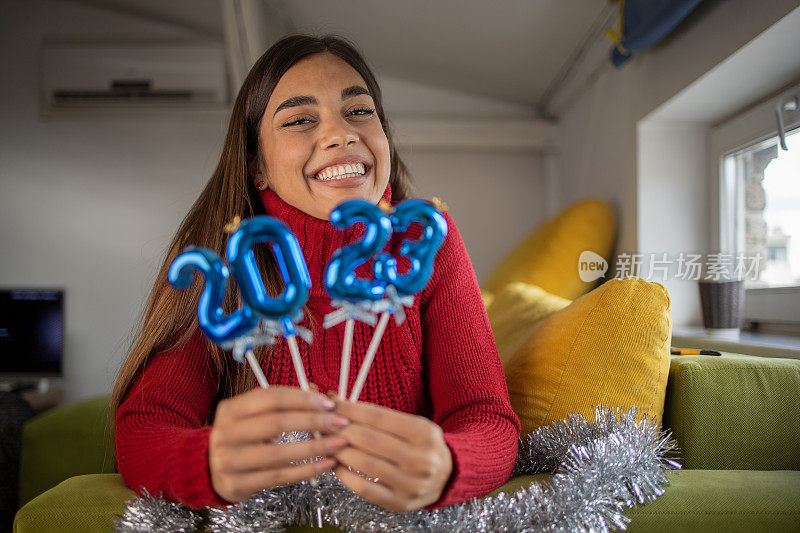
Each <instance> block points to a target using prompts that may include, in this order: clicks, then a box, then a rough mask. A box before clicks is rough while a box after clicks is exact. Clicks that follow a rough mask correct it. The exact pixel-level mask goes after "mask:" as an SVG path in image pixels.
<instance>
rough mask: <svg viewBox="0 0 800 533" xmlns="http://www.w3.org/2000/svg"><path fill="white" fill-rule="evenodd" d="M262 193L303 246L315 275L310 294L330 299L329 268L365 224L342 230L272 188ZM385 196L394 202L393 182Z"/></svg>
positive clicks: (270, 212) (271, 212)
mask: <svg viewBox="0 0 800 533" xmlns="http://www.w3.org/2000/svg"><path fill="white" fill-rule="evenodd" d="M259 192H260V196H261V201H262V202H263V204H264V208H265V209H266V212H267V214H268V215H270V216H273V217H275V218H277V219H279V220H281V221H282V222H284V223H285V224H286V225H287V226H289V229H290V230H292V233H294V235H295V237H297V240H298V242H299V243H300V247H301V248H302V249H303V255H304V256H305V258H306V264H307V265H308V272H309V274H311V294H310V297H312V298H329V296H328V294H327V292H326V291H325V285H324V283H323V277H324V275H325V267H326V266H327V264H328V261H329V260H330V258H331V256H332V255H333V252H335V251H336V250H338V249H339V248H341V247H343V246H346V245H348V244H350V243H352V242H353V241H355V240H356V239H358V238H359V237H360V236H361V234H362V232H363V231H364V228H363V224H354V225H353V226H351V227H349V228H347V229H345V230H340V229H339V228H337V227H335V226H333V224H331V223H330V222H329V221H328V220H322V219H319V218H316V217H312V216H311V215H309V214H308V213H306V212H305V211H301V210H300V209H297V208H296V207H294V206H292V205H289V204H288V203H286V202H285V201H284V200H283V199H282V198H281V197H280V196H278V195H277V194H276V193H275V191H273V190H272V189H265V190H263V191H259ZM382 199H384V200H386V201H387V202H391V200H392V187H391V185H387V186H386V190H385V191H384V192H383V197H382Z"/></svg>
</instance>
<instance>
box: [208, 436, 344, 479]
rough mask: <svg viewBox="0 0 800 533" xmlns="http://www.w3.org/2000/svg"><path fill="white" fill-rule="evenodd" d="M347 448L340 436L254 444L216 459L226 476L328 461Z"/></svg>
mask: <svg viewBox="0 0 800 533" xmlns="http://www.w3.org/2000/svg"><path fill="white" fill-rule="evenodd" d="M345 446H347V439H346V438H344V437H341V436H334V437H327V438H324V439H311V440H306V441H302V442H293V443H289V444H272V443H269V444H256V445H251V446H243V447H241V448H240V449H238V450H236V453H231V454H227V455H226V456H225V457H224V458H222V459H219V461H218V463H219V464H218V466H219V468H221V469H223V470H225V471H226V472H229V473H243V472H255V471H258V470H265V469H273V468H282V467H286V466H288V465H289V464H290V463H300V462H302V461H306V460H308V459H309V458H311V457H328V456H331V455H333V454H334V453H336V452H337V451H339V450H341V449H342V448H344V447H345Z"/></svg>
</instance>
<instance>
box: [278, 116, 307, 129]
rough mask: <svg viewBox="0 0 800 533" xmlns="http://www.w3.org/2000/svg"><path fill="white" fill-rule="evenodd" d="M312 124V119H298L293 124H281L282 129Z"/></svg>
mask: <svg viewBox="0 0 800 533" xmlns="http://www.w3.org/2000/svg"><path fill="white" fill-rule="evenodd" d="M310 122H311V120H310V119H307V118H298V119H297V120H293V121H292V122H286V123H285V124H281V128H288V127H290V126H302V125H303V124H309V123H310Z"/></svg>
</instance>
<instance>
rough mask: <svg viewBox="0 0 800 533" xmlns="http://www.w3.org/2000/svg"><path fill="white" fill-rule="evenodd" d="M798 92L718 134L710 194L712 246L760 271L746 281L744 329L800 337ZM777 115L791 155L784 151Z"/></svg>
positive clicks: (740, 116) (750, 111) (751, 273)
mask: <svg viewBox="0 0 800 533" xmlns="http://www.w3.org/2000/svg"><path fill="white" fill-rule="evenodd" d="M798 92H800V87H796V88H794V89H793V90H792V91H788V92H785V93H783V94H781V95H780V96H778V97H774V98H771V99H769V100H767V101H765V102H763V103H761V104H759V105H756V106H754V107H753V108H751V109H748V110H745V111H743V112H741V113H739V114H738V115H736V116H735V117H733V118H731V119H729V120H728V121H726V122H724V123H722V124H720V125H718V126H716V127H715V128H714V129H713V130H712V132H711V137H710V148H711V158H712V160H711V168H712V176H711V178H712V184H711V185H712V186H711V190H712V191H715V192H717V193H718V194H716V202H715V203H716V205H717V206H718V209H717V215H718V216H717V217H716V220H717V225H716V227H715V228H714V230H715V231H714V232H713V234H712V239H713V241H712V242H714V244H716V247H717V249H718V250H720V251H721V252H724V253H726V254H727V255H728V256H729V257H735V258H745V259H746V260H748V261H750V264H751V265H755V268H752V269H751V270H750V271H749V272H748V275H747V276H746V277H745V287H746V296H745V321H746V322H747V323H749V324H750V325H751V326H753V327H755V328H757V329H764V327H766V330H767V331H770V332H776V333H797V334H800V110H798V109H797V108H796V107H797V106H785V105H784V103H785V102H787V101H790V100H791V98H789V97H790V96H793V95H795V94H797V93H798ZM779 108H780V109H781V114H782V118H783V121H784V124H785V131H786V135H785V141H786V147H787V148H788V151H787V150H783V149H781V148H780V146H779V138H778V133H777V130H778V126H777V124H778V123H777V120H776V110H777V109H779ZM746 325H747V324H746Z"/></svg>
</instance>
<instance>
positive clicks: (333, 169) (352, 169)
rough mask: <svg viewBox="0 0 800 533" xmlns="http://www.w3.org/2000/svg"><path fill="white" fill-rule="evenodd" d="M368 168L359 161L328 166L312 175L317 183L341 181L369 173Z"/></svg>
mask: <svg viewBox="0 0 800 533" xmlns="http://www.w3.org/2000/svg"><path fill="white" fill-rule="evenodd" d="M370 168H371V167H370V166H369V165H368V164H366V163H363V162H361V161H357V162H352V163H341V164H337V165H330V166H327V167H325V168H323V169H321V170H319V171H318V172H317V173H316V174H314V176H313V179H315V180H318V181H341V180H346V179H350V178H359V177H362V176H364V175H366V174H367V173H368V172H369V171H370Z"/></svg>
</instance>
